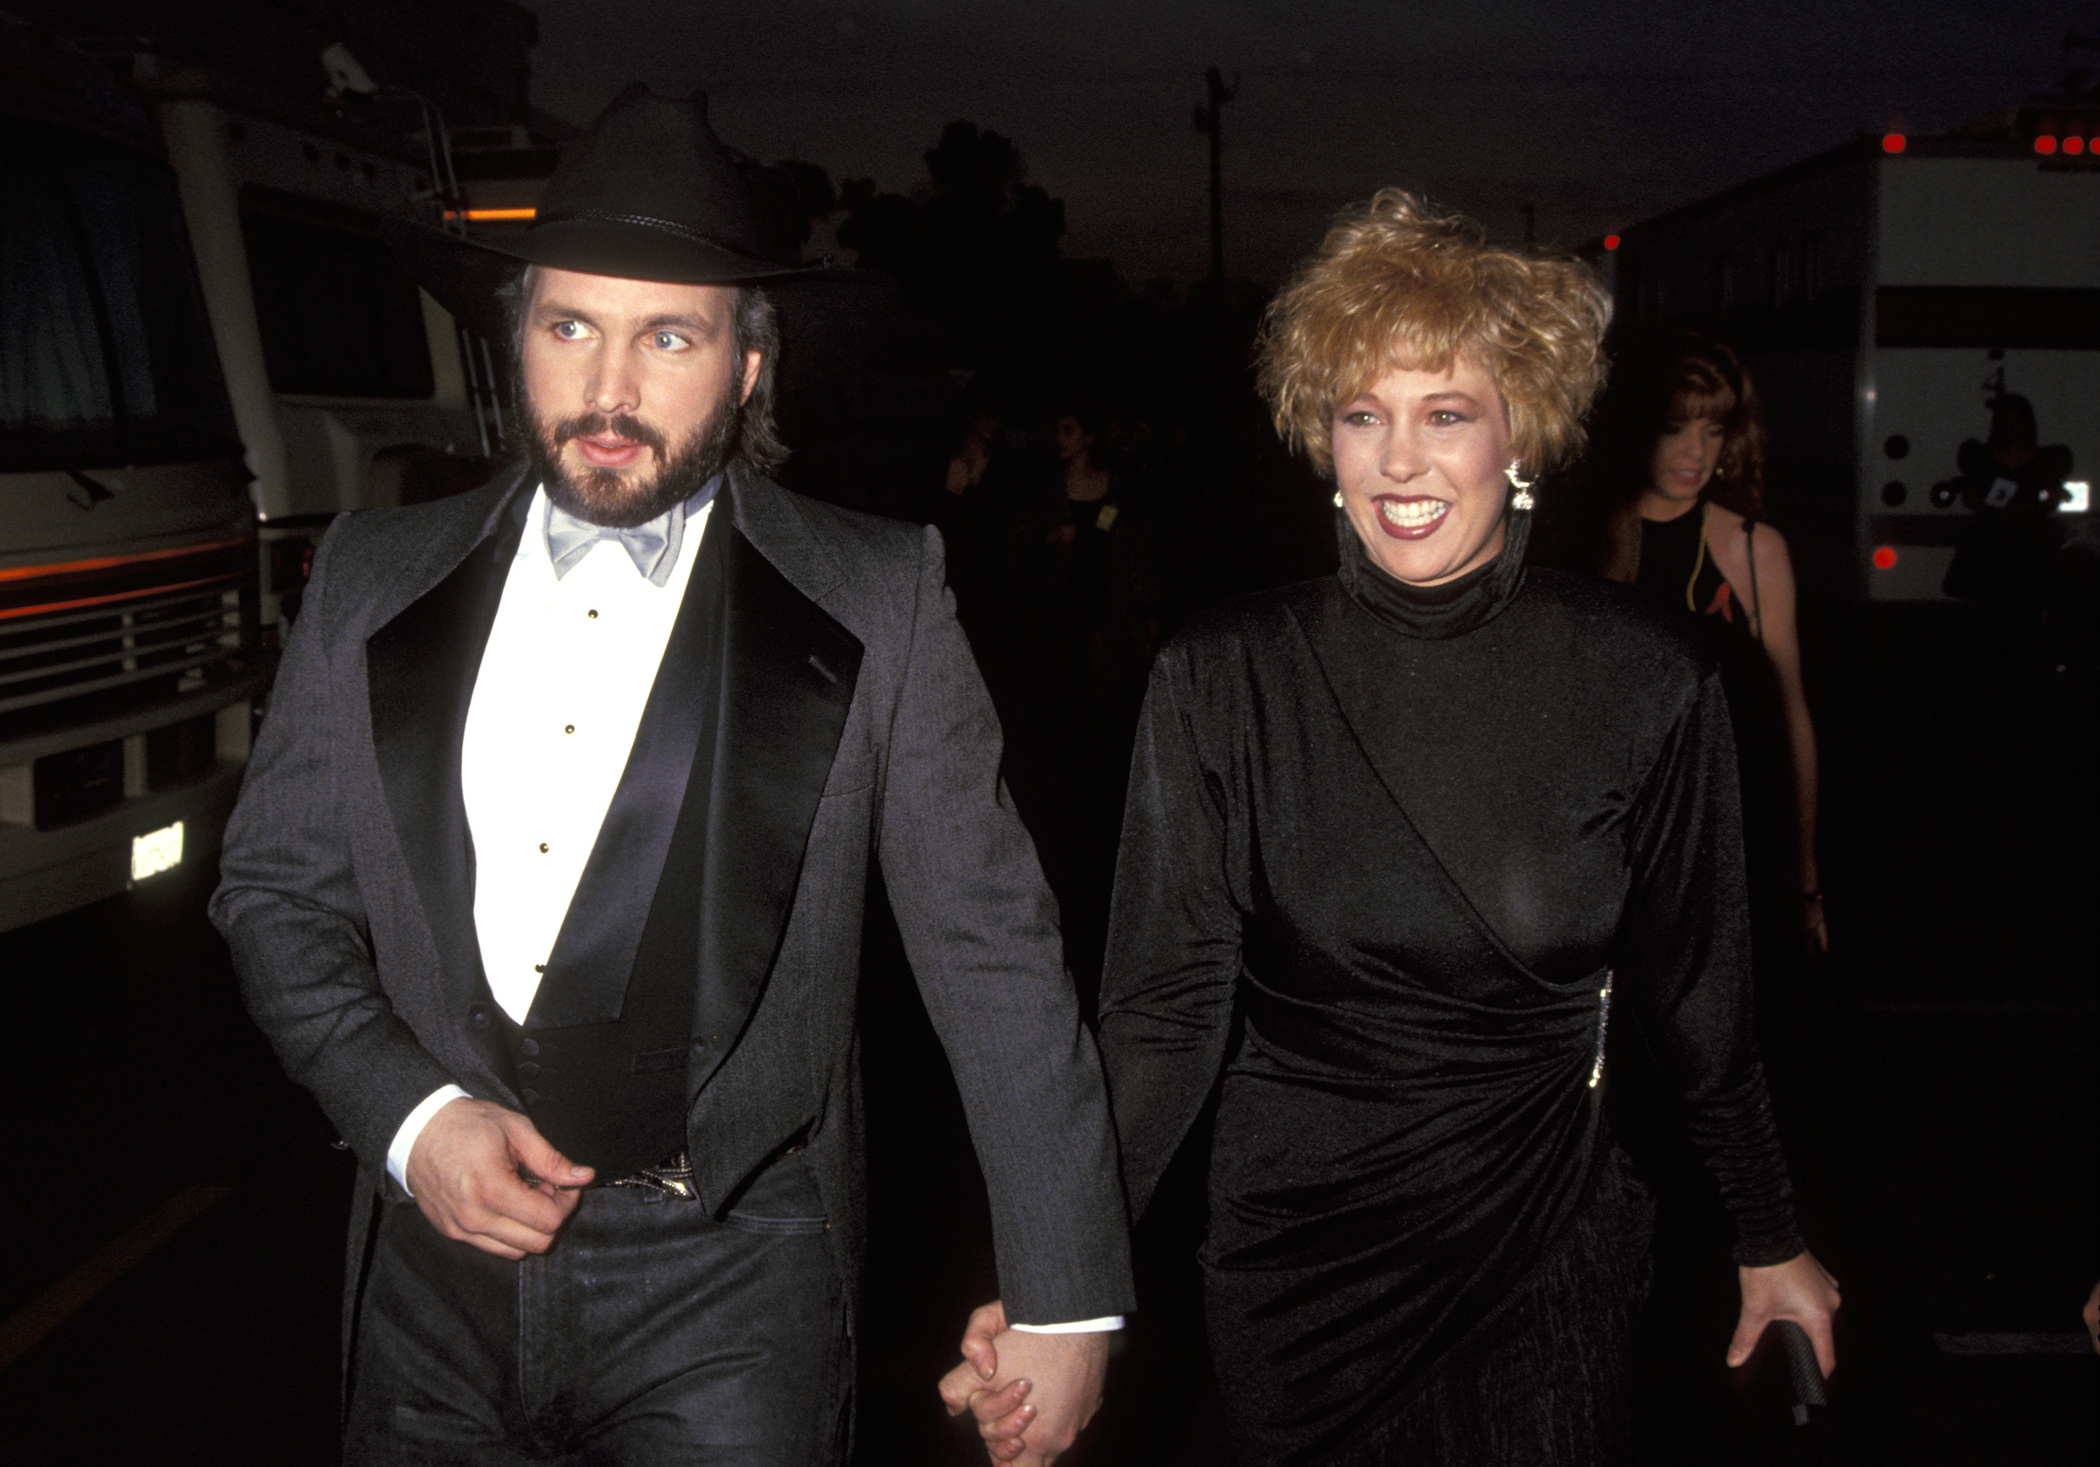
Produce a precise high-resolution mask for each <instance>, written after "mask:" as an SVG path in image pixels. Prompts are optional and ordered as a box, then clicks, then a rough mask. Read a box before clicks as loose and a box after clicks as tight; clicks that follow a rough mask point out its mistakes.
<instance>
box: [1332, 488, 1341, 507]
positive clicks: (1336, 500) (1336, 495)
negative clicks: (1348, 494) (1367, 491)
mask: <svg viewBox="0 0 2100 1467" xmlns="http://www.w3.org/2000/svg"><path fill="white" fill-rule="evenodd" d="M1334 507H1335V508H1336V509H1340V508H1341V507H1342V491H1341V490H1339V489H1337V490H1335V491H1334Z"/></svg>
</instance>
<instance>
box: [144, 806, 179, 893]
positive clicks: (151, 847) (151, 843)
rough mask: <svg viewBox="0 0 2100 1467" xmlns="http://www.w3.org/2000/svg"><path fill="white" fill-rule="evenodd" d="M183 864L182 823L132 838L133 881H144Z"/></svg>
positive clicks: (165, 826)
mask: <svg viewBox="0 0 2100 1467" xmlns="http://www.w3.org/2000/svg"><path fill="white" fill-rule="evenodd" d="M181 864H182V822H181V821H180V820H178V821H176V822H175V823H174V824H173V825H163V826H162V827H161V828H160V829H159V830H149V831H147V832H146V833H145V834H144V835H135V836H133V837H132V838H131V879H132V880H133V881H144V880H145V879H146V878H147V877H149V876H158V875H160V873H161V872H163V871H173V870H174V869H175V868H176V867H177V866H180V865H181Z"/></svg>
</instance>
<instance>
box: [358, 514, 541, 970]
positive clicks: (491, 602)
mask: <svg viewBox="0 0 2100 1467" xmlns="http://www.w3.org/2000/svg"><path fill="white" fill-rule="evenodd" d="M520 488H521V484H520V483H519V482H513V483H512V485H511V487H510V489H509V490H508V491H506V494H505V497H503V498H502V500H501V502H500V503H499V506H498V507H497V510H496V512H495V513H492V514H489V515H487V516H486V517H485V518H481V519H478V520H470V521H465V522H463V523H462V524H461V525H460V526H459V528H458V530H457V531H456V532H455V533H456V535H457V540H458V543H457V544H456V545H453V546H446V547H443V548H441V549H435V550H434V559H435V561H436V563H437V564H438V565H439V566H440V567H446V566H449V569H446V570H445V571H444V573H443V575H442V576H441V577H440V578H439V580H438V581H437V583H436V584H435V585H433V586H431V588H430V589H429V590H427V591H425V592H424V593H423V594H422V595H421V596H419V597H417V598H416V599H415V600H414V601H412V602H410V603H409V604H408V605H407V606H406V607H404V608H403V609H402V610H401V611H400V612H399V613H397V614H396V615H395V616H394V617H393V619H392V620H390V621H388V622H387V623H386V624H385V625H384V626H382V627H380V629H379V630H378V631H376V632H374V633H372V635H371V636H370V637H369V638H367V639H366V642H365V670H366V680H367V689H368V695H369V698H370V702H371V710H372V747H373V753H374V755H375V757H376V758H377V760H378V763H379V778H380V784H381V786H382V788H384V789H385V791H386V801H387V810H388V813H389V814H390V815H391V816H392V817H393V824H394V832H395V835H396V837H397V838H398V839H399V840H400V843H401V854H402V858H403V860H404V861H405V862H406V863H407V866H408V872H409V879H410V880H411V882H412V883H413V884H414V886H415V890H416V895H417V897H418V898H419V899H420V901H421V903H422V907H423V917H424V920H425V921H426V922H428V923H429V924H430V933H431V939H432V942H433V944H434V946H435V947H436V949H437V954H438V963H439V981H440V982H441V983H442V984H444V986H445V988H446V990H447V992H448V994H449V995H451V996H453V997H456V998H457V999H459V1000H460V1002H461V1006H464V1004H465V1003H466V1002H469V1001H471V999H472V998H473V997H475V996H477V995H478V993H479V991H480V990H481V989H482V988H483V986H484V985H483V983H482V979H481V951H480V946H479V944H478V943H477V942H476V940H475V936H474V865H473V862H474V852H473V843H472V841H471V839H470V838H469V836H468V832H467V810H466V803H465V800H464V798H463V797H462V794H461V788H460V773H459V758H460V744H461V741H462V739H463V738H464V736H465V733H466V724H467V705H468V703H469V701H470V700H471V699H472V698H473V695H474V679H475V677H476V676H477V675H478V674H479V672H480V670H481V654H482V649H483V648H484V647H486V646H487V644H488V637H489V628H490V626H491V625H492V624H493V623H494V621H495V619H496V607H497V605H498V603H499V602H500V601H501V600H502V596H503V582H504V578H505V576H506V575H507V574H508V572H509V568H510V563H511V561H512V560H513V559H514V558H515V557H516V555H517V549H518V540H519V537H520V535H521V534H522V533H523V531H524V522H525V514H524V508H525V505H526V504H527V503H529V502H530V500H529V496H528V495H526V494H524V493H521V492H519V490H520Z"/></svg>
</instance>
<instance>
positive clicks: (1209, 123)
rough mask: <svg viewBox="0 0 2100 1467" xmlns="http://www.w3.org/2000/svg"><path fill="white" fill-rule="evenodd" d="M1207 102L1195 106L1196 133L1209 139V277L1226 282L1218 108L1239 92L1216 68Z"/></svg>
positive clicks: (1208, 75) (1207, 80)
mask: <svg viewBox="0 0 2100 1467" xmlns="http://www.w3.org/2000/svg"><path fill="white" fill-rule="evenodd" d="M1203 81H1204V88H1205V95H1204V100H1202V101H1201V102H1198V103H1197V104H1196V131H1198V132H1200V133H1205V134H1207V135H1208V136H1209V137H1210V278H1211V279H1213V280H1216V281H1223V280H1224V279H1225V174H1224V170H1223V168H1222V167H1221V165H1220V162H1219V157H1218V155H1219V152H1220V150H1221V149H1222V148H1223V146H1224V139H1223V137H1222V134H1221V132H1220V129H1219V127H1218V120H1219V109H1220V108H1221V107H1223V106H1224V105H1225V104H1226V103H1227V102H1230V101H1231V100H1232V99H1233V96H1234V94H1235V93H1236V92H1237V91H1238V90H1239V89H1238V88H1237V87H1228V86H1226V85H1225V78H1224V76H1223V74H1221V73H1220V72H1219V70H1218V68H1217V67H1215V66H1213V67H1212V68H1211V69H1210V70H1209V71H1207V72H1205V73H1204V77H1203Z"/></svg>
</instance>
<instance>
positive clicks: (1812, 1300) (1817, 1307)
mask: <svg viewBox="0 0 2100 1467" xmlns="http://www.w3.org/2000/svg"><path fill="white" fill-rule="evenodd" d="M1736 1274H1737V1275H1738V1277H1739V1279H1740V1281H1741V1283H1742V1289H1743V1313H1742V1316H1741V1318H1739V1319H1738V1320H1737V1321H1736V1326H1735V1338H1734V1339H1732V1340H1730V1341H1729V1342H1728V1363H1729V1364H1730V1365H1741V1364H1742V1363H1743V1362H1744V1361H1745V1360H1748V1359H1749V1358H1750V1352H1751V1351H1752V1350H1753V1349H1755V1348H1756V1347H1757V1340H1758V1336H1760V1335H1762V1334H1763V1333H1764V1332H1765V1326H1766V1325H1768V1324H1770V1323H1771V1322H1772V1321H1773V1320H1775V1319H1791V1320H1793V1321H1794V1323H1796V1324H1798V1325H1800V1326H1801V1328H1802V1329H1804V1330H1806V1331H1807V1332H1808V1338H1809V1340H1810V1341H1811V1342H1812V1343H1813V1344H1814V1345H1815V1347H1816V1364H1817V1365H1819V1366H1821V1367H1822V1370H1823V1374H1824V1375H1825V1376H1828V1375H1829V1374H1830V1372H1831V1371H1833V1370H1835V1369H1837V1346H1836V1344H1835V1343H1833V1341H1832V1339H1831V1335H1830V1321H1831V1317H1832V1316H1833V1315H1835V1314H1836V1313H1837V1309H1838V1302H1839V1301H1838V1286H1837V1280H1836V1279H1834V1278H1832V1277H1831V1276H1830V1275H1829V1274H1828V1273H1826V1272H1825V1271H1824V1269H1823V1265H1822V1264H1820V1263H1818V1262H1816V1258H1815V1255H1814V1254H1813V1253H1797V1254H1795V1255H1794V1256H1793V1257H1792V1258H1789V1259H1788V1260H1787V1261H1786V1262H1784V1263H1775V1264H1773V1265H1772V1266H1770V1267H1769V1268H1738V1269H1737V1270H1736Z"/></svg>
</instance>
